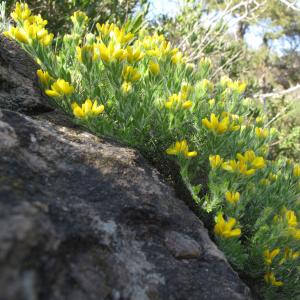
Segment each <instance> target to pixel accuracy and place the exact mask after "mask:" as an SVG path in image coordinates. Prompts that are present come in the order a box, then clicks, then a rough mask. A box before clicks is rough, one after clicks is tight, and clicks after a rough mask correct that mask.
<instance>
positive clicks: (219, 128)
mask: <svg viewBox="0 0 300 300" xmlns="http://www.w3.org/2000/svg"><path fill="white" fill-rule="evenodd" d="M202 125H203V126H204V127H206V128H207V129H209V130H211V131H213V132H215V133H217V134H223V133H225V132H226V131H228V129H229V117H228V116H227V117H224V118H223V119H222V120H221V121H219V117H218V116H216V115H215V114H214V113H212V114H211V115H210V121H209V120H208V119H207V118H204V119H202Z"/></svg>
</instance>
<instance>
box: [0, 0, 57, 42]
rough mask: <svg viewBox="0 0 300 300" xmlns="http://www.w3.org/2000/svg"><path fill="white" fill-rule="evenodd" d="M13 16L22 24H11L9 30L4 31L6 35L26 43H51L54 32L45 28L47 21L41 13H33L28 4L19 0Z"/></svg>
mask: <svg viewBox="0 0 300 300" xmlns="http://www.w3.org/2000/svg"><path fill="white" fill-rule="evenodd" d="M11 16H12V18H13V19H14V21H16V22H17V23H18V24H19V25H20V26H17V27H13V26H11V27H10V28H9V30H8V31H6V32H4V35H5V36H6V37H9V38H12V39H15V40H17V41H18V42H20V43H24V44H31V43H33V42H34V41H37V42H38V43H40V44H41V45H43V46H48V45H50V43H51V42H52V40H53V34H52V33H50V34H49V33H48V30H46V29H45V26H46V25H47V21H45V20H43V19H42V17H41V16H40V15H37V16H34V15H31V11H30V9H29V8H28V5H27V4H20V3H19V2H17V4H16V8H15V10H14V11H13V12H12V13H11Z"/></svg>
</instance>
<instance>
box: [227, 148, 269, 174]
mask: <svg viewBox="0 0 300 300" xmlns="http://www.w3.org/2000/svg"><path fill="white" fill-rule="evenodd" d="M265 166H266V161H265V159H264V158H263V157H262V156H256V155H255V153H254V151H252V150H248V151H246V152H245V154H244V155H242V154H240V153H238V154H237V160H229V161H225V162H224V163H223V164H222V168H223V169H224V170H226V171H229V172H237V173H240V174H243V175H246V176H250V175H253V174H254V173H255V172H256V170H257V169H262V168H264V167H265Z"/></svg>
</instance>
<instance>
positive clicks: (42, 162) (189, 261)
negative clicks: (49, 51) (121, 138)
mask: <svg viewBox="0 0 300 300" xmlns="http://www.w3.org/2000/svg"><path fill="white" fill-rule="evenodd" d="M35 68H36V65H35V64H34V63H32V61H31V60H29V59H28V57H27V56H26V55H25V54H24V53H23V52H22V51H20V49H19V48H18V47H16V46H15V44H14V43H13V42H11V41H8V40H6V39H3V38H1V37H0V108H1V107H2V108H6V109H10V110H5V109H2V110H1V109H0V154H1V155H0V299H1V300H23V299H24V300H93V299H95V300H96V299H97V300H102V299H105V300H148V299H149V300H158V299H162V300H168V299H170V300H177V299H178V300H186V299H191V300H193V299H195V300H196V299H197V300H199V299H212V300H213V299H216V300H221V299H224V300H226V299H230V300H232V299H251V296H250V292H249V289H248V287H246V286H245V285H244V283H243V282H241V280H240V279H239V277H238V276H237V274H236V273H235V272H233V270H232V269H231V267H230V266H229V265H228V263H227V261H226V259H225V258H224V255H223V254H222V253H221V252H220V251H219V250H218V249H217V247H216V246H215V244H214V243H213V242H212V241H211V240H210V238H209V236H208V234H207V231H206V229H205V228H204V227H203V224H202V223H201V221H200V220H199V219H198V218H197V217H196V216H195V215H194V214H193V212H192V211H191V210H189V209H188V207H187V206H186V204H185V203H184V202H183V201H182V200H180V199H178V198H176V197H175V194H174V191H173V189H172V188H170V187H169V186H168V185H166V184H165V183H164V181H163V179H162V178H161V176H160V174H159V173H158V172H157V171H156V170H155V169H153V168H152V167H150V166H149V165H148V164H147V162H146V161H145V160H144V159H143V158H142V157H141V156H140V154H139V153H138V152H136V151H134V150H132V149H128V148H126V147H123V146H120V145H118V144H116V143H113V142H109V141H108V140H102V139H99V138H97V137H95V136H93V135H91V134H89V133H86V132H83V131H80V130H79V129H78V128H77V127H76V126H74V125H73V124H72V123H70V120H68V119H67V118H66V117H64V116H63V114H59V113H56V112H51V113H46V114H41V112H43V111H45V110H48V108H47V105H46V103H47V101H46V100H45V99H44V98H43V97H42V96H41V93H40V92H39V91H38V89H37V87H36V84H35ZM12 110H15V111H18V112H25V113H27V114H32V115H35V119H33V118H32V117H29V116H25V115H24V114H21V113H16V112H13V111H12Z"/></svg>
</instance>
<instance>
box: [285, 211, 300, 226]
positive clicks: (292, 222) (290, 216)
mask: <svg viewBox="0 0 300 300" xmlns="http://www.w3.org/2000/svg"><path fill="white" fill-rule="evenodd" d="M285 219H286V221H287V223H288V226H290V227H296V226H297V225H298V221H297V216H296V214H295V212H294V211H293V210H285Z"/></svg>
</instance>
